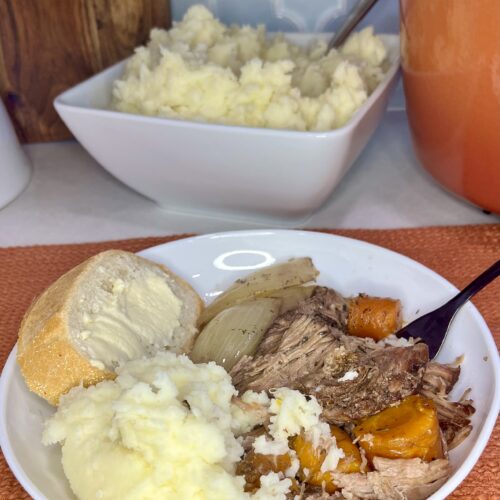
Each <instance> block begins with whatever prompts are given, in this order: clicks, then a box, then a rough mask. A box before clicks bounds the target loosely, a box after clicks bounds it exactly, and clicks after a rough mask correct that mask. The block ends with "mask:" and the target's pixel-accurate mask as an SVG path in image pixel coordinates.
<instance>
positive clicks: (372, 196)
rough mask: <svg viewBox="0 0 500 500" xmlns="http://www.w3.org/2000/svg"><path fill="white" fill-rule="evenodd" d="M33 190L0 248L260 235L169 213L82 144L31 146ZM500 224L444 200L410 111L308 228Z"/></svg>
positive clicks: (390, 118)
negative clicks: (417, 151) (418, 154)
mask: <svg viewBox="0 0 500 500" xmlns="http://www.w3.org/2000/svg"><path fill="white" fill-rule="evenodd" d="M26 151H27V152H28V155H29V157H30V158H31V160H32V163H33V177H32V179H31V182H30V184H29V186H28V188H27V189H26V190H25V191H24V193H22V194H21V195H20V196H19V197H18V198H17V199H16V200H14V201H13V202H12V203H11V204H10V205H8V206H7V207H5V208H3V209H2V210H0V246H16V245H33V244H45V243H72V242H85V241H99V240H105V239H121V238H132V237H141V236H158V235H168V234H175V233H185V232H195V233H208V232H214V231H223V230H229V229H247V228H254V227H259V226H257V225H250V224H245V223H241V222H234V221H229V220H222V219H215V218H208V217H207V218H202V217H199V216H197V217H195V216H189V215H185V214H178V213H173V212H167V211H165V210H164V209H162V208H160V207H158V206H157V205H156V204H155V203H153V202H152V201H150V200H148V199H146V198H144V197H143V196H141V195H139V194H137V193H135V192H134V191H132V190H130V189H129V188H128V187H126V186H125V185H123V184H122V183H121V182H119V181H118V180H116V179H115V178H114V177H112V176H111V175H109V174H108V173H107V172H106V171H105V170H104V169H102V168H101V167H100V166H99V165H98V164H97V162H96V161H95V160H93V159H92V158H91V157H90V156H89V155H88V154H87V153H86V151H85V150H84V149H83V148H82V147H81V146H80V145H79V144H78V143H76V142H71V141H69V142H62V143H48V144H33V145H29V146H26ZM494 222H500V217H498V216H494V215H487V214H484V213H483V212H482V211H481V210H480V209H478V208H475V207H472V206H470V205H468V204H466V203H464V202H462V201H460V200H458V199H456V198H454V197H453V196H451V195H449V194H447V193H446V192H444V191H443V190H442V189H441V188H439V187H438V185H437V184H435V183H434V181H433V180H432V179H431V178H430V177H429V176H428V175H427V174H426V173H425V172H424V171H423V170H422V169H421V168H420V166H419V165H418V162H417V160H416V158H415V156H414V153H413V150H412V147H411V143H410V137H409V131H408V126H407V121H406V114H405V112H404V111H389V112H387V114H386V116H385V118H384V120H383V122H382V124H381V126H380V128H379V129H378V130H377V132H376V134H375V136H374V137H373V138H372V140H371V142H370V144H369V145H368V147H367V148H366V149H365V151H364V152H363V153H362V155H361V157H360V158H359V159H358V160H357V161H356V163H355V165H354V166H353V167H352V169H351V170H350V171H349V173H348V174H347V176H346V177H345V178H344V180H343V181H342V183H341V184H340V186H339V187H338V188H337V189H336V190H335V192H334V193H333V194H332V196H331V198H330V199H329V200H328V202H327V203H326V204H325V206H324V207H323V208H322V209H320V210H319V211H318V212H317V213H315V214H314V215H313V216H312V217H311V219H310V220H309V221H308V222H307V224H306V225H305V226H304V227H308V228H399V227H418V226H430V225H458V224H474V223H494Z"/></svg>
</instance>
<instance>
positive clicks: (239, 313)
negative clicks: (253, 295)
mask: <svg viewBox="0 0 500 500" xmlns="http://www.w3.org/2000/svg"><path fill="white" fill-rule="evenodd" d="M280 307H281V301H280V300H279V299H273V298H263V299H256V300H253V301H251V302H246V303H244V304H238V305H235V306H233V307H230V308H228V309H225V310H224V311H222V312H221V313H219V314H218V315H217V316H216V317H215V318H214V319H213V320H212V321H210V323H208V325H207V326H206V327H205V328H204V329H203V330H202V332H201V333H200V335H199V336H198V338H197V339H196V342H195V344H194V347H193V350H192V352H191V354H190V357H191V359H192V360H193V361H194V362H195V363H206V362H208V361H215V362H216V363H217V364H219V365H221V366H223V367H224V368H225V369H226V370H228V371H229V370H230V369H231V368H232V367H233V366H234V365H235V364H236V362H237V361H238V360H239V359H240V358H241V357H242V356H243V355H245V354H247V355H249V356H251V355H253V354H254V353H255V351H256V350H257V347H258V345H259V343H260V341H261V339H262V336H263V335H264V333H265V332H266V331H267V329H268V328H269V326H270V325H271V323H272V322H273V321H274V319H275V318H276V316H278V314H279V312H280Z"/></svg>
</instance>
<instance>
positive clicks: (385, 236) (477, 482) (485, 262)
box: [0, 225, 500, 500]
mask: <svg viewBox="0 0 500 500" xmlns="http://www.w3.org/2000/svg"><path fill="white" fill-rule="evenodd" d="M324 232H329V233H332V234H340V235H344V236H349V237H351V238H356V239H360V240H364V241H368V242H371V243H375V244H377V245H380V246H383V247H386V248H389V249H391V250H395V251H397V252H400V253H402V254H404V255H407V256H409V257H411V258H413V259H415V260H417V261H419V262H421V263H422V264H424V265H426V266H428V267H430V268H431V269H433V270H435V271H437V272H438V273H439V274H441V275H442V276H444V277H445V278H446V279H448V280H449V281H451V282H452V283H453V284H454V285H456V286H457V287H459V288H460V287H463V286H465V285H466V284H467V283H468V282H469V281H470V280H472V279H473V278H474V277H475V276H476V275H478V274H479V273H480V272H482V271H483V270H484V269H486V268H487V267H488V266H490V265H491V264H492V263H493V262H494V261H496V260H498V259H499V258H500V225H480V226H456V227H433V228H418V229H399V230H341V231H340V230H339V231H326V230H325V231H324ZM182 237H183V236H174V237H163V238H141V239H133V240H122V241H109V242H100V243H89V244H78V245H51V246H34V247H19V248H3V249H0V276H1V281H0V318H1V321H0V367H3V365H4V363H5V361H6V359H7V356H8V354H9V352H10V350H11V349H12V347H13V346H14V344H15V342H16V336H17V329H18V326H19V323H20V321H21V318H22V316H23V313H24V311H25V310H26V309H27V307H28V306H29V305H30V303H31V302H32V300H33V299H34V298H35V297H36V296H37V295H38V294H39V293H40V292H41V291H42V290H43V289H44V288H45V287H47V286H48V285H49V284H50V283H51V282H53V281H54V280H55V279H56V278H57V277H59V276H60V275H61V274H62V273H64V272H65V271H67V270H69V269H71V268H72V267H74V266H75V265H77V264H79V263H80V262H82V261H83V260H84V259H86V258H87V257H90V256H91V255H94V254H95V253H97V252H100V251H102V250H106V249H108V248H120V249H124V250H130V251H134V252H135V251H139V250H141V249H144V248H147V247H150V246H154V245H157V244H159V243H164V242H167V241H172V240H174V239H179V238H182ZM474 303H475V304H476V306H477V307H478V309H479V310H480V312H481V314H482V315H483V316H484V318H485V319H486V322H487V323H488V325H489V327H490V329H491V331H492V332H493V334H494V336H495V340H496V342H497V346H499V345H500V280H497V281H496V282H494V283H493V284H492V285H491V286H489V287H488V288H487V289H485V290H483V291H482V292H481V293H480V294H478V295H477V297H476V298H475V299H474ZM24 498H29V496H28V495H27V494H26V493H25V492H24V490H23V489H22V488H21V486H20V485H19V483H18V482H17V481H16V479H15V478H14V476H13V475H12V473H11V472H10V470H9V468H8V466H7V464H6V462H5V459H4V457H3V455H2V454H0V499H2V500H3V499H5V500H7V499H9V500H11V499H12V500H18V499H24ZM450 498H484V499H486V498H490V499H500V425H499V422H498V421H497V425H496V428H495V431H494V433H493V436H492V438H491V439H490V442H489V444H488V447H487V448H486V450H485V451H484V453H483V455H482V457H481V459H480V460H479V462H478V463H477V464H476V466H475V467H474V469H473V471H472V472H471V473H470V474H469V476H468V477H467V478H466V479H465V481H464V482H463V483H462V484H461V485H460V487H459V488H458V489H457V490H456V491H455V492H454V494H453V495H452V496H451V497H450Z"/></svg>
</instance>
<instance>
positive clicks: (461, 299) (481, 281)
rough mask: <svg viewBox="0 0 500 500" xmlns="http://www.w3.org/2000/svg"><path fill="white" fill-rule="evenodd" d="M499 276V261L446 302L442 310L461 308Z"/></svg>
mask: <svg viewBox="0 0 500 500" xmlns="http://www.w3.org/2000/svg"><path fill="white" fill-rule="evenodd" d="M498 276H500V260H497V261H496V262H495V263H494V264H493V265H492V266H490V267H489V268H488V269H486V271H484V273H482V274H480V275H479V276H478V277H477V278H476V279H475V280H474V281H472V282H471V283H469V284H468V285H467V286H466V287H465V288H464V289H463V290H462V291H461V292H460V293H458V294H457V295H455V297H453V298H452V299H451V300H450V301H448V302H447V303H446V304H445V305H444V306H443V309H444V308H446V307H450V308H454V309H455V310H457V309H459V308H460V307H462V306H463V305H464V304H465V303H466V302H467V301H468V300H469V299H470V298H471V297H473V296H474V295H475V294H476V293H477V292H479V291H480V290H482V289H483V288H484V287H485V286H486V285H487V284H489V283H491V282H492V281H493V280H494V279H495V278H498Z"/></svg>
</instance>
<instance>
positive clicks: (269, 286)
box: [200, 257, 319, 325]
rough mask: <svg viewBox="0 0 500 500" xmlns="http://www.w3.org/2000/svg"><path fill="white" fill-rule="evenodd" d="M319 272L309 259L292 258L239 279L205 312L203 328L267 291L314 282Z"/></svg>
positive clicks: (201, 322)
mask: <svg viewBox="0 0 500 500" xmlns="http://www.w3.org/2000/svg"><path fill="white" fill-rule="evenodd" d="M318 274H319V271H318V270H317V269H316V268H315V267H314V264H313V262H312V260H311V258H309V257H302V258H299V259H291V260H289V261H287V262H283V263H282V264H276V265H274V266H270V267H265V268H263V269H259V270H258V271H256V272H255V273H252V274H250V275H248V276H246V277H245V278H241V279H239V280H237V281H236V282H235V283H234V284H233V285H232V286H230V287H229V288H228V289H227V290H226V291H225V292H224V293H222V294H221V295H219V297H217V298H216V299H215V300H214V301H213V302H212V303H211V304H210V305H209V306H208V307H207V308H206V309H205V311H204V312H203V313H202V315H201V317H200V325H204V324H206V323H208V322H209V321H210V320H211V319H212V318H214V317H215V316H216V315H217V314H219V313H220V312H221V311H223V310H224V309H227V308H228V307H231V306H234V305H236V304H241V303H242V302H246V301H248V300H250V299H252V298H254V297H259V296H262V295H265V294H266V292H271V291H275V290H282V289H283V288H290V287H295V286H299V285H303V284H304V283H309V282H310V281H314V280H315V279H316V276H318Z"/></svg>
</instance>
